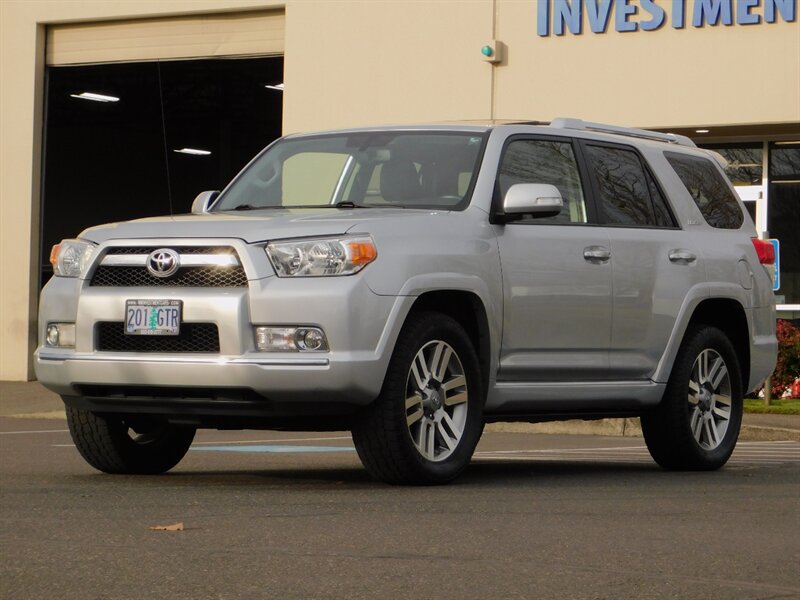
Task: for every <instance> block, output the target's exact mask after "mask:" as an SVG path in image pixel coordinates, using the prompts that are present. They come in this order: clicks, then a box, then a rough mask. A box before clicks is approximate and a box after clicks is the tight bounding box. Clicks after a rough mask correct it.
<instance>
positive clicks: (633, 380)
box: [35, 119, 777, 483]
mask: <svg viewBox="0 0 800 600" xmlns="http://www.w3.org/2000/svg"><path fill="white" fill-rule="evenodd" d="M722 162H723V160H722V159H721V158H720V157H718V156H716V155H714V154H713V153H710V152H708V151H705V150H701V149H698V148H696V147H695V145H694V144H693V143H692V142H691V141H690V140H688V139H687V138H684V137H681V136H676V135H671V134H659V133H653V132H649V131H643V130H635V129H625V128H620V127H613V126H609V125H602V124H597V123H586V122H583V121H579V120H575V119H557V120H555V121H553V122H552V123H550V124H542V123H511V124H502V125H493V126H425V127H391V128H375V129H359V130H348V131H338V132H330V133H315V134H310V135H292V136H288V137H284V138H282V139H280V140H278V141H276V142H274V143H273V144H271V145H270V146H268V147H267V148H266V149H265V150H264V151H263V152H262V153H261V154H259V155H258V156H257V157H256V158H255V159H254V160H253V161H252V162H251V163H250V164H249V165H247V167H246V168H245V169H244V170H243V171H242V172H241V173H240V174H239V175H238V176H237V177H236V178H235V179H234V180H233V181H232V182H231V183H230V184H229V185H228V186H227V188H225V190H223V191H222V193H221V194H218V193H216V192H204V193H203V194H200V196H198V198H197V199H196V200H195V203H194V205H193V206H192V214H190V215H180V216H169V217H159V218H151V219H143V220H137V221H133V222H126V223H115V224H110V225H104V226H99V227H93V228H90V229H87V230H86V231H84V232H83V233H81V234H80V237H79V238H77V239H72V240H64V241H63V242H61V244H60V245H58V246H56V247H55V248H54V249H53V254H52V257H51V260H52V262H53V266H54V271H55V277H53V278H52V279H51V280H50V282H49V283H48V284H47V286H46V287H45V288H44V290H43V291H42V296H41V307H40V311H39V315H40V316H39V332H40V333H39V347H38V349H37V350H36V355H35V365H36V373H37V376H38V378H39V380H40V381H41V382H42V383H43V384H44V385H45V386H47V387H48V388H49V389H51V390H53V391H55V392H57V393H59V394H60V395H61V396H62V397H63V399H64V402H65V404H66V411H67V419H68V423H69V428H70V431H71V433H72V437H73V439H74V441H75V444H76V446H77V448H78V450H79V451H80V453H81V454H82V455H83V457H84V458H85V459H86V461H87V462H88V463H89V464H91V465H92V466H93V467H95V468H97V469H99V470H101V471H105V472H109V473H159V472H163V471H167V470H168V469H170V468H172V467H173V466H175V465H176V464H177V463H178V462H179V461H180V460H181V458H182V457H183V456H184V454H185V453H186V451H187V450H188V448H189V446H190V444H191V442H192V439H193V437H194V434H195V430H196V429H197V428H218V429H293V430H304V431H307V430H316V431H322V430H339V429H350V430H351V431H352V433H353V441H354V443H355V447H356V449H357V451H358V455H359V457H360V458H361V460H362V462H363V463H364V465H365V467H366V468H367V470H368V471H369V472H370V473H371V474H372V475H373V476H374V477H376V478H377V479H380V480H383V481H387V482H393V483H441V482H445V481H449V480H452V479H453V478H455V477H456V476H457V475H458V474H459V473H461V471H462V470H463V469H464V468H465V467H466V466H467V464H468V463H469V461H470V458H471V456H472V454H473V451H474V449H475V446H476V444H477V443H478V440H479V438H480V436H481V432H482V430H483V426H484V423H485V422H492V421H531V422H535V421H546V420H557V419H571V418H581V419H596V418H602V417H628V416H638V417H641V423H642V430H643V432H644V437H645V441H646V443H647V447H648V448H649V450H650V453H651V454H652V456H653V458H654V459H655V461H656V462H657V463H658V464H660V465H661V466H662V467H664V468H666V469H716V468H718V467H720V466H722V465H723V464H724V463H725V462H726V461H727V459H728V458H729V456H730V455H731V452H732V451H733V448H734V446H735V444H736V439H737V437H738V433H739V426H740V423H741V419H742V397H743V394H744V393H746V392H749V391H752V390H755V389H756V388H757V387H758V386H759V385H760V384H761V382H762V381H763V380H764V379H765V378H766V377H767V376H768V375H769V373H770V372H771V370H772V368H773V366H774V363H775V359H776V352H777V344H776V339H775V309H774V299H773V294H772V283H771V279H770V273H769V270H770V269H771V268H772V264H773V262H774V255H773V254H772V253H771V248H772V247H771V246H770V245H769V244H767V243H766V242H763V241H761V240H759V239H757V236H756V231H755V228H754V226H753V224H752V221H751V220H750V218H749V216H748V215H747V213H746V212H745V211H744V210H743V207H742V203H741V202H740V201H739V199H738V198H737V196H736V194H735V192H734V190H733V188H732V187H731V185H730V183H729V182H728V180H727V179H726V177H725V174H724V171H723V169H722V166H723V165H722V164H721V163H722Z"/></svg>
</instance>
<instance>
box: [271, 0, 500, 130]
mask: <svg viewBox="0 0 800 600" xmlns="http://www.w3.org/2000/svg"><path fill="white" fill-rule="evenodd" d="M286 15H287V18H286V57H285V62H284V72H285V82H286V93H285V98H284V129H285V130H286V131H287V132H293V131H299V130H308V129H318V128H330V127H347V126H352V125H368V124H386V123H403V122H409V121H441V120H455V119H486V118H487V117H488V116H489V111H490V106H491V93H492V67H491V66H490V65H489V64H488V63H485V62H483V61H481V59H480V52H479V51H480V47H481V46H482V45H483V43H484V42H486V41H488V40H490V39H491V38H492V23H493V2H492V0H436V1H418V0H408V1H372V2H370V1H364V0H361V1H352V0H335V1H332V2H324V1H321V2H303V1H296V2H289V5H288V8H287V13H286Z"/></svg>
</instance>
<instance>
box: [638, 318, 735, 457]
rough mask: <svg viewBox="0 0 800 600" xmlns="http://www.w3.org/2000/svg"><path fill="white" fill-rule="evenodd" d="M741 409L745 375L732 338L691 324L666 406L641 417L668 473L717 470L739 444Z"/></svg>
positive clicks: (647, 438) (651, 448)
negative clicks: (670, 471) (668, 470)
mask: <svg viewBox="0 0 800 600" xmlns="http://www.w3.org/2000/svg"><path fill="white" fill-rule="evenodd" d="M742 411H743V408H742V380H741V371H740V369H739V361H738V358H737V356H736V352H735V350H734V349H733V346H732V344H731V343H730V340H729V339H728V338H727V336H726V335H725V334H724V333H723V332H722V331H721V330H719V329H717V328H716V327H710V326H692V327H690V329H689V330H688V331H687V333H686V336H685V338H684V341H683V343H682V344H681V348H680V350H679V351H678V356H677V358H676V359H675V365H674V366H673V369H672V374H671V376H670V379H669V382H668V384H667V388H666V391H665V392H664V398H663V399H662V401H661V404H659V405H658V407H657V408H656V409H655V410H653V411H651V412H649V413H647V414H645V415H642V431H643V433H644V439H645V442H646V443H647V448H648V449H649V451H650V454H651V455H652V457H653V459H654V460H655V461H656V462H657V463H658V464H659V465H661V466H662V467H664V468H665V469H673V470H713V469H718V468H719V467H721V466H722V465H724V464H725V463H726V462H727V461H728V458H730V455H731V453H732V452H733V449H734V447H735V446H736V440H737V438H738V437H739V427H740V426H741V422H742Z"/></svg>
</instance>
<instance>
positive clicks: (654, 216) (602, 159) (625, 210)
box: [586, 145, 674, 227]
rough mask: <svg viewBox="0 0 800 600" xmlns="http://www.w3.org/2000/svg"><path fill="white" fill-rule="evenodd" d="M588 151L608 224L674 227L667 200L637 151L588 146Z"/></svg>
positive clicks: (604, 220)
mask: <svg viewBox="0 0 800 600" xmlns="http://www.w3.org/2000/svg"><path fill="white" fill-rule="evenodd" d="M586 153H587V156H588V157H589V164H590V168H591V172H592V177H593V178H594V181H595V185H596V186H597V193H598V200H599V202H600V211H601V213H602V214H601V221H602V222H603V223H604V224H607V225H632V226H643V227H672V226H673V224H674V223H673V221H672V217H671V216H670V213H669V210H668V209H667V206H666V202H665V201H664V198H663V196H662V195H661V192H660V191H659V190H658V186H656V184H655V181H653V178H652V177H651V176H650V174H649V173H648V172H647V171H646V170H645V169H644V166H643V165H642V161H641V160H640V159H639V155H638V154H636V152H634V151H632V150H624V149H622V148H611V147H607V146H594V145H587V146H586Z"/></svg>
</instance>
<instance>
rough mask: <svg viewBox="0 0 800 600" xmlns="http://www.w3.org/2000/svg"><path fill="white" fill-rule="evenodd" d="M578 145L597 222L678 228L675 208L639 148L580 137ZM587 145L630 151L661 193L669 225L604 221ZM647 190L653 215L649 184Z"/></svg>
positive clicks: (598, 190) (618, 225) (612, 225)
mask: <svg viewBox="0 0 800 600" xmlns="http://www.w3.org/2000/svg"><path fill="white" fill-rule="evenodd" d="M579 146H580V149H581V157H582V159H583V161H584V163H585V165H586V170H587V172H588V173H589V185H590V186H591V193H592V196H593V200H594V204H595V206H596V207H597V224H598V225H599V226H601V227H614V228H615V229H657V230H680V229H681V226H680V221H678V219H676V218H675V210H674V209H673V207H672V204H671V202H670V198H669V195H667V194H666V193H665V192H664V186H663V185H661V182H660V181H659V180H658V178H657V177H656V176H655V173H654V172H653V169H652V168H651V167H650V164H649V163H648V162H647V159H646V158H645V157H644V156H643V155H642V153H641V152H640V151H639V149H638V148H637V147H636V146H631V145H628V144H620V143H618V142H607V141H604V140H591V139H581V140H580V142H579ZM589 146H599V147H601V148H611V149H614V150H622V151H627V152H632V153H633V154H634V155H635V156H636V157H637V158H638V159H639V165H640V166H641V167H642V171H643V172H644V174H645V177H649V178H650V180H651V181H652V182H653V185H655V187H656V189H657V190H658V193H659V194H661V197H662V198H663V199H664V205H665V207H666V209H667V215H668V216H669V218H670V220H671V221H672V224H671V225H656V224H652V225H641V224H627V223H605V222H604V220H605V218H606V216H605V211H604V210H603V208H604V203H603V200H602V198H603V195H602V193H601V192H600V189H599V187H598V185H597V181H596V178H595V177H594V176H593V171H592V167H591V162H592V161H591V158H590V157H589V151H588V147H589ZM646 189H647V191H648V195H649V196H650V205H651V208H652V209H653V215H654V216H655V214H656V213H655V204H654V202H653V197H652V194H651V193H650V186H649V185H648V186H646Z"/></svg>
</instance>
